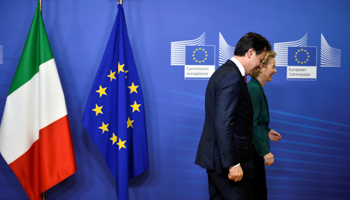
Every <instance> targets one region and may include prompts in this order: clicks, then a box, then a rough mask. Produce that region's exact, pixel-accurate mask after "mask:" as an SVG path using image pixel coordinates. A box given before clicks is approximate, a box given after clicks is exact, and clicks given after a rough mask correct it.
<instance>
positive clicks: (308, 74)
mask: <svg viewBox="0 0 350 200" xmlns="http://www.w3.org/2000/svg"><path fill="white" fill-rule="evenodd" d="M307 42H308V34H307V33H306V34H305V35H304V36H303V37H302V38H301V39H299V40H296V41H289V42H279V43H274V50H275V51H276V53H277V56H276V58H275V60H276V66H277V67H287V80H317V58H318V55H317V47H311V46H307ZM320 46H321V47H320V49H321V50H320V64H319V67H340V66H341V50H340V49H337V48H334V47H331V46H330V45H329V44H328V42H327V41H326V38H325V37H324V36H323V34H321V41H320Z"/></svg>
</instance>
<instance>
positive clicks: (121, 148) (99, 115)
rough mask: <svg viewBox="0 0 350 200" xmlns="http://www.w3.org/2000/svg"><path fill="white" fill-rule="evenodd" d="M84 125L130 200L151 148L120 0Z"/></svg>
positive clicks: (120, 191)
mask: <svg viewBox="0 0 350 200" xmlns="http://www.w3.org/2000/svg"><path fill="white" fill-rule="evenodd" d="M126 74H127V75H126ZM107 88H108V92H106V90H107ZM96 93H98V94H96ZM102 108H103V112H102ZM106 122H107V123H106ZM101 124H102V126H101ZM83 125H84V127H85V129H86V130H87V131H88V133H89V135H90V136H91V138H92V140H93V141H94V142H95V144H96V145H97V147H98V148H99V150H100V151H101V153H102V155H103V156H104V158H105V160H106V162H107V165H108V168H109V170H110V171H111V173H112V174H113V176H114V177H115V179H116V182H117V196H118V199H119V200H127V199H128V181H129V179H131V178H133V177H135V176H138V175H140V174H141V173H143V172H144V171H145V170H146V169H147V168H148V152H147V141H146V127H145V112H144V103H143V97H142V89H141V84H140V80H139V77H138V74H137V69H136V65H135V61H134V57H133V54H132V50H131V46H130V42H129V38H128V34H127V30H126V25H125V19H124V11H123V7H122V5H120V4H119V5H118V14H117V17H116V21H115V23H114V26H113V29H112V33H111V36H110V38H109V41H108V44H107V47H106V50H105V53H104V55H103V58H102V61H101V64H100V67H99V69H98V71H97V74H96V77H95V80H94V83H93V85H92V87H91V91H90V94H89V98H88V101H87V104H86V109H85V113H84V119H83Z"/></svg>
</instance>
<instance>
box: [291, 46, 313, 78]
mask: <svg viewBox="0 0 350 200" xmlns="http://www.w3.org/2000/svg"><path fill="white" fill-rule="evenodd" d="M316 52H317V48H316V47H288V65H287V79H291V78H292V79H293V78H304V79H316V78H317V64H316Z"/></svg>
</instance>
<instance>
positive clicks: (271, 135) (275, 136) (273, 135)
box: [269, 129, 282, 142]
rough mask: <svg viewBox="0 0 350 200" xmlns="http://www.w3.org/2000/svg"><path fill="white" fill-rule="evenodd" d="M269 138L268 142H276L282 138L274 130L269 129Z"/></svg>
mask: <svg viewBox="0 0 350 200" xmlns="http://www.w3.org/2000/svg"><path fill="white" fill-rule="evenodd" d="M269 138H270V140H272V141H274V142H277V141H278V140H280V139H281V138H282V136H281V135H280V134H279V133H278V132H276V131H275V130H272V129H271V130H270V132H269Z"/></svg>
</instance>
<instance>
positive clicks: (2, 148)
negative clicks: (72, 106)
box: [0, 5, 76, 199]
mask: <svg viewBox="0 0 350 200" xmlns="http://www.w3.org/2000/svg"><path fill="white" fill-rule="evenodd" d="M0 152H1V154H2V156H3V158H4V159H5V161H6V162H7V163H8V164H9V166H10V167H11V169H12V171H13V172H14V173H15V175H16V176H17V178H18V180H19V181H20V183H21V184H22V186H23V188H24V190H25V192H26V193H27V195H28V197H29V198H30V199H42V193H43V192H45V191H46V190H48V189H49V188H51V187H53V186H54V185H56V184H58V183H59V182H61V181H62V180H64V179H66V178H67V177H69V176H70V175H72V174H73V173H74V172H75V171H76V164H75V157H74V150H73V143H72V138H71V133H70V128H69V122H68V115H67V109H66V103H65V98H64V94H63V90H62V86H61V82H60V79H59V76H58V73H57V69H56V64H55V60H54V58H53V55H52V52H51V48H50V44H49V40H48V38H47V35H46V31H45V27H44V23H43V20H42V17H41V13H40V7H39V5H38V7H37V9H36V11H35V14H34V18H33V22H32V25H31V28H30V30H29V34H28V37H27V41H26V44H25V46H24V49H23V52H22V56H21V59H20V61H19V64H18V67H17V71H16V73H15V76H14V78H13V81H12V84H11V87H10V91H9V93H8V96H7V99H6V104H5V109H4V113H3V116H2V121H1V125H0Z"/></svg>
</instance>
